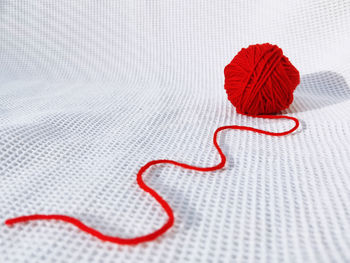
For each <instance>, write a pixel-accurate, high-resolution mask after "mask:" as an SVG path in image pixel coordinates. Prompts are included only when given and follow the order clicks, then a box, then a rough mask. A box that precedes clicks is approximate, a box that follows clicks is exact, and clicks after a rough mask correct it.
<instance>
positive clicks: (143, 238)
mask: <svg viewBox="0 0 350 263" xmlns="http://www.w3.org/2000/svg"><path fill="white" fill-rule="evenodd" d="M251 117H253V116H251ZM254 117H258V118H267V119H288V120H293V121H294V122H295V125H294V127H293V128H291V129H290V130H287V131H284V132H270V131H265V130H260V129H256V128H252V127H247V126H239V125H232V126H222V127H219V128H217V129H216V131H215V133H214V136H213V143H214V146H215V148H216V149H217V151H218V153H219V155H220V158H221V161H220V163H219V164H217V165H215V166H212V167H197V166H193V165H188V164H185V163H180V162H176V161H173V160H167V159H164V160H153V161H150V162H148V163H147V164H145V165H144V166H142V167H141V169H140V170H139V172H138V173H137V184H138V185H139V187H140V188H141V189H142V190H144V191H145V192H147V193H149V194H150V195H151V196H152V197H153V198H154V199H155V200H156V201H157V202H158V203H159V204H160V205H161V206H162V208H163V209H164V211H165V213H166V214H167V215H168V220H167V222H166V223H165V224H164V225H163V226H162V227H161V228H159V229H158V230H156V231H154V232H152V233H150V234H147V235H144V236H139V237H134V238H120V237H113V236H108V235H104V234H103V233H101V232H99V231H97V230H96V229H94V228H91V227H89V226H87V225H85V224H84V223H83V222H81V221H80V220H78V219H76V218H74V217H70V216H66V215H41V214H34V215H27V216H20V217H15V218H11V219H8V220H6V221H5V224H6V225H8V226H11V225H14V224H17V223H21V222H27V221H36V220H59V221H64V222H67V223H70V224H72V225H74V226H76V227H77V228H79V229H80V230H82V231H84V232H86V233H89V234H91V235H92V236H94V237H97V238H99V239H100V240H102V241H108V242H112V243H116V244H120V245H136V244H139V243H144V242H148V241H151V240H154V239H156V238H157V237H159V236H161V235H162V234H164V233H165V232H166V231H167V230H168V229H169V228H171V227H172V225H173V224H174V219H175V218H174V213H173V211H172V209H171V207H170V205H169V204H168V203H167V201H165V200H164V199H163V198H162V197H161V196H160V195H159V194H158V193H157V192H156V191H155V190H153V189H152V188H151V187H149V186H148V185H146V183H145V182H144V180H143V177H142V175H143V174H144V172H145V171H146V170H147V169H148V168H150V167H151V166H153V165H157V164H173V165H175V166H179V167H182V168H185V169H189V170H195V171H200V172H209V171H215V170H219V169H221V168H223V167H224V166H225V163H226V157H225V155H224V153H223V152H222V150H221V148H220V146H219V144H218V142H217V136H218V133H219V132H220V131H223V130H228V129H234V130H246V131H252V132H256V133H261V134H265V135H270V136H284V135H287V134H290V133H292V132H294V131H295V130H296V129H298V127H299V121H298V119H296V118H294V117H290V116H275V115H259V116H254Z"/></svg>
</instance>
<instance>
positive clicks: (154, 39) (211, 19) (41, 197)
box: [0, 0, 350, 262]
mask: <svg viewBox="0 0 350 263" xmlns="http://www.w3.org/2000/svg"><path fill="white" fill-rule="evenodd" d="M263 42H270V43H274V44H277V45H279V46H280V47H281V48H282V49H283V50H284V53H285V54H286V55H287V56H288V57H289V59H290V60H291V62H292V63H293V64H294V65H295V66H296V67H297V68H298V69H299V70H300V73H301V84H300V85H299V86H298V88H297V90H296V92H295V101H294V103H293V104H292V106H291V107H290V109H288V110H286V111H285V113H287V114H288V115H290V116H295V117H297V118H299V119H300V120H301V122H302V127H301V128H300V129H299V130H298V131H297V132H296V133H295V134H293V135H289V136H285V137H276V138H274V137H269V136H265V135H260V134H254V133H249V132H244V131H226V132H223V133H222V134H221V135H220V139H219V142H220V145H221V146H222V147H223V150H224V152H225V154H226V155H227V156H228V163H227V165H226V167H225V169H223V170H221V171H218V172H212V173H200V172H193V171H187V170H184V169H181V168H176V167H173V166H168V165H163V166H159V167H157V168H153V169H151V170H150V171H149V172H147V174H146V175H145V178H146V182H147V183H148V184H149V185H150V186H151V187H153V188H154V189H156V191H158V192H159V193H160V194H161V195H162V196H163V197H164V198H165V199H166V200H167V201H168V202H169V203H170V205H171V206H172V208H173V209H174V212H175V217H176V221H175V225H174V227H173V228H172V229H171V230H170V231H168V232H167V233H166V234H165V235H163V236H162V237H160V238H159V239H157V240H156V241H155V242H150V243H147V244H142V245H138V246H135V247H127V246H119V245H115V244H112V243H105V242H101V241H100V240H98V239H96V238H94V237H92V236H90V235H87V234H86V233H84V232H82V231H80V230H78V229H76V228H75V227H73V226H71V225H69V224H66V223H62V222H52V221H51V222H32V223H27V224H19V225H16V226H14V227H12V228H9V227H6V226H5V225H4V224H3V223H1V225H0V262H253V261H254V262H282V261H283V262H349V261H350V205H349V204H350V114H349V113H350V88H349V85H350V48H349V47H350V2H349V1H341V0H339V1H311V0H310V1H305V0H299V1H296V0H290V1H280V0H271V1H246V0H242V1H170V0H167V1H146V0H145V1H105V0H101V1H83V0H75V1H72V0H65V1H48V0H38V1H29V0H25V1H11V0H3V1H1V2H0V221H1V222H4V220H5V219H7V218H10V217H15V216H19V215H27V214H33V213H48V214H50V213H56V214H57V213H61V214H67V215H70V216H74V217H76V218H79V219H81V220H83V221H84V222H85V223H87V224H88V225H90V226H93V227H95V228H97V229H98V230H100V231H102V232H104V233H107V234H111V235H116V236H123V237H133V236H138V235H142V234H146V233H149V232H151V231H153V230H154V229H156V228H158V227H160V226H161V225H162V224H163V223H164V221H165V220H166V216H165V214H164V213H163V211H162V209H161V208H160V207H159V205H158V204H157V203H156V202H155V201H154V200H153V199H152V198H151V197H150V196H148V195H147V194H145V193H144V192H142V191H141V190H140V189H139V188H138V187H137V185H136V182H135V176H136V172H137V171H138V169H139V168H140V167H141V166H142V165H143V164H145V163H146V162H147V161H149V160H152V159H161V158H168V159H173V160H177V161H183V162H186V163H189V164H194V165H199V166H209V165H213V164H215V163H217V162H218V160H219V157H218V155H217V153H216V151H215V149H214V147H213V145H212V136H213V132H214V130H215V129H216V128H217V127H219V126H220V125H227V124H239V125H249V126H254V127H260V128H263V129H266V130H272V131H275V130H285V129H287V128H289V127H291V125H292V123H289V122H288V121H282V120H274V121H272V120H271V121H268V120H257V119H252V118H247V117H244V116H241V115H237V114H236V113H235V110H234V108H233V107H232V105H231V104H230V103H229V101H228V100H227V98H226V94H225V91H224V88H223V83H224V75H223V69H224V67H225V65H226V64H228V63H229V62H230V61H231V59H232V58H233V56H234V55H235V54H236V53H237V52H238V51H239V50H240V48H242V47H246V46H248V45H249V44H254V43H263Z"/></svg>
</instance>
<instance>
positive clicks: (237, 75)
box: [224, 43, 300, 116]
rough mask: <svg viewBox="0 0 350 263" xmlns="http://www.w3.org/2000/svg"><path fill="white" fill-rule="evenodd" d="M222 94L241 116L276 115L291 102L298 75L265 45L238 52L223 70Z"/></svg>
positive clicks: (279, 51) (277, 50) (274, 48)
mask: <svg viewBox="0 0 350 263" xmlns="http://www.w3.org/2000/svg"><path fill="white" fill-rule="evenodd" d="M224 73H225V90H226V93H227V96H228V99H229V101H230V102H231V103H232V104H233V105H234V106H235V107H236V111H237V112H238V113H242V114H248V115H253V116H254V115H259V114H272V113H278V112H280V111H281V110H284V109H286V108H288V107H289V105H290V104H291V103H292V102H293V92H294V90H295V88H296V87H297V86H298V84H299V83H300V75H299V71H298V70H297V69H296V68H295V67H294V66H293V65H292V64H291V63H290V61H289V60H288V58H287V57H286V56H284V55H283V52H282V49H280V48H279V47H278V46H276V45H271V44H269V43H265V44H256V45H250V46H249V47H248V48H242V49H241V51H239V52H238V54H237V55H236V56H235V57H234V58H233V60H232V61H231V63H230V64H228V65H227V66H226V67H225V70H224Z"/></svg>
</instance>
